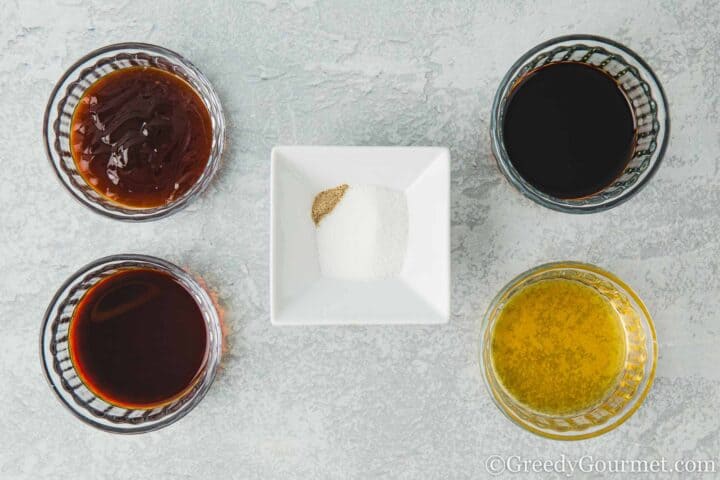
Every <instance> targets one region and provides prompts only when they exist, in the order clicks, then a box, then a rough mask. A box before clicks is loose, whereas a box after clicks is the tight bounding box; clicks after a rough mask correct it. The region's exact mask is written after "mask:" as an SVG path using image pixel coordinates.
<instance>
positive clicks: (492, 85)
mask: <svg viewBox="0 0 720 480" xmlns="http://www.w3.org/2000/svg"><path fill="white" fill-rule="evenodd" d="M719 25H720V6H719V5H718V3H717V2H716V1H715V0H704V1H703V0H700V1H698V0H687V1H685V0H684V1H675V0H666V1H659V2H647V1H634V0H630V1H629V0H607V1H603V2H599V1H598V2H596V1H590V0H585V1H570V0H567V1H553V2H549V1H538V2H534V1H499V0H498V1H493V0H480V1H476V0H457V1H448V2H440V1H437V2H432V1H430V2H417V1H415V0H410V1H404V2H400V1H388V0H376V1H362V2H361V1H343V2H339V1H326V0H297V1H291V2H285V1H275V0H261V1H234V0H226V1H208V2H205V1H195V2H189V1H188V2H174V1H169V0H160V1H152V2H148V1H143V0H125V1H118V2H110V1H106V2H102V1H84V0H68V1H57V2H36V1H25V0H22V1H21V0H16V1H12V0H6V1H5V2H4V3H3V5H2V8H0V123H2V128H0V207H1V210H0V212H1V213H0V322H1V323H0V325H1V327H2V333H1V334H0V385H1V386H0V478H3V479H5V478H9V479H14V478H32V479H35V478H74V479H91V478H123V479H132V478H157V479H160V478H186V477H187V478H191V477H195V478H375V477H385V478H412V479H419V478H475V479H477V478H483V477H485V476H487V475H488V472H487V471H486V467H485V462H486V459H487V458H488V457H490V456H491V455H501V456H504V457H507V456H511V455H517V456H519V457H521V458H522V459H548V460H553V461H554V460H559V459H561V458H562V455H565V456H566V457H567V458H568V459H571V460H578V459H580V458H581V457H582V456H583V455H591V456H593V457H594V458H595V459H601V460H617V459H646V460H655V459H657V460H659V459H661V458H662V457H665V458H666V459H667V461H668V462H674V461H675V460H681V459H700V460H702V459H715V460H716V461H717V460H720V414H718V405H719V403H720V402H719V400H720V368H719V367H718V365H720V349H718V344H719V343H720V314H719V313H718V312H719V311H720V238H718V232H719V230H718V229H719V228H720V161H719V160H718V152H719V151H720V128H719V126H720V125H719V123H720V122H719V121H718V116H720V94H719V93H718V92H720V62H719V61H718V53H717V52H718V51H719V50H720V33H719V32H720V30H719ZM570 33H593V34H598V35H603V36H607V37H610V38H613V39H615V40H618V41H620V42H622V43H625V44H626V45H628V46H629V47H630V48H632V49H634V50H635V51H637V52H638V53H639V54H640V55H641V56H643V57H644V59H645V60H646V61H647V62H648V63H649V64H650V65H651V66H652V68H653V69H654V70H655V72H656V73H657V75H658V76H659V78H660V80H661V82H662V83H663V85H664V87H665V90H666V93H667V96H668V99H669V102H670V115H671V121H672V131H671V138H670V145H669V149H668V151H667V155H666V156H665V159H664V162H663V164H662V165H661V167H660V169H659V171H658V173H657V175H656V176H655V177H654V178H653V179H652V181H651V182H650V184H649V185H648V186H647V187H646V188H645V189H644V190H643V191H642V192H640V194H638V195H637V196H636V197H634V198H632V199H631V200H630V201H629V202H627V203H625V204H623V205H621V206H619V207H617V208H615V209H612V210H610V211H608V212H605V213H600V214H594V215H586V216H574V215H567V214H561V213H557V212H553V211H550V210H547V209H544V208H541V207H540V206H538V205H536V204H534V203H532V202H531V201H530V200H527V199H525V198H524V197H522V196H521V195H520V194H519V193H518V192H517V191H515V190H514V189H513V188H512V187H511V186H510V185H509V184H508V182H507V181H506V180H505V179H504V178H503V177H502V176H501V174H500V173H499V171H498V169H497V168H496V166H495V163H494V160H493V157H492V154H491V152H490V142H489V134H488V127H489V111H490V105H491V101H492V97H493V95H494V93H495V89H496V87H497V85H498V83H499V81H500V79H501V77H502V76H503V75H504V74H505V72H506V71H507V69H508V68H509V67H510V65H511V64H512V63H513V62H514V61H515V60H516V59H517V58H518V57H519V56H520V55H521V54H523V53H524V52H525V51H526V50H528V49H529V48H531V47H533V46H534V45H535V44H537V43H539V42H541V41H543V40H547V39H549V38H551V37H554V36H557V35H562V34H570ZM120 41H142V42H150V43H155V44H159V45H162V46H165V47H168V48H170V49H173V50H175V51H177V52H179V53H181V54H182V55H184V56H186V57H187V58H188V59H190V60H191V61H192V62H193V63H194V64H195V65H197V66H198V67H199V68H200V69H201V70H202V71H203V72H204V73H205V74H206V75H207V77H208V78H209V79H210V81H211V82H212V83H213V85H214V86H215V88H216V89H217V91H218V93H219V95H220V97H221V100H222V103H223V106H224V109H225V114H226V117H227V120H228V129H227V138H228V149H227V151H226V155H225V156H224V161H223V164H222V167H221V170H220V171H219V174H218V175H217V177H216V178H215V179H214V181H213V183H212V184H211V185H210V187H209V188H208V190H207V191H206V192H205V193H204V194H203V195H202V197H201V198H200V199H199V200H198V201H196V202H194V203H193V204H192V205H191V206H190V207H189V208H188V209H187V210H184V211H182V212H180V213H179V214H177V215H173V216H171V217H169V218H167V219H164V220H161V221H157V222H151V223H145V224H128V223H122V222H117V221H112V220H109V219H105V218H103V217H100V216H98V215H96V214H94V213H92V212H91V211H89V210H88V209H86V208H84V207H82V206H81V205H80V204H78V203H77V202H76V201H74V200H73V199H72V198H71V196H70V195H69V194H68V193H67V192H66V191H65V190H64V189H63V188H62V187H61V186H60V184H59V183H58V182H57V180H56V179H55V178H54V174H53V172H52V170H51V168H50V165H49V164H48V161H47V160H46V158H45V152H44V150H43V145H42V135H41V133H42V128H41V126H42V114H43V110H44V108H45V104H46V101H47V99H48V96H49V94H50V91H51V89H52V87H53V85H54V83H55V82H56V80H57V79H58V78H59V77H60V75H61V74H62V73H63V72H64V70H65V69H66V68H67V67H69V66H70V65H71V64H72V63H73V62H74V61H75V60H77V59H78V58H79V57H81V56H82V55H84V54H85V53H87V52H88V51H90V50H92V49H95V48H97V47H100V46H103V45H106V44H110V43H115V42H120ZM277 144H333V145H440V146H447V147H449V148H450V151H451V155H452V186H451V189H452V284H453V289H452V317H451V319H450V322H449V323H448V324H447V325H443V326H433V327H428V326H422V327H420V326H417V327H416V326H404V327H377V326H376V327H332V328H276V327H272V326H271V325H270V320H269V314H268V308H269V303H268V281H269V279H268V257H269V252H268V242H269V231H268V228H269V198H268V194H269V167H270V163H269V157H270V149H271V148H272V147H273V146H274V145H277ZM120 252H136V253H146V254H151V255H156V256H159V257H162V258H165V259H168V260H170V261H173V262H175V263H177V264H179V265H182V266H185V267H187V268H189V269H190V270H192V271H193V272H196V273H198V274H200V275H201V276H203V277H204V278H205V280H206V281H207V283H208V284H209V285H210V286H211V287H212V288H213V289H214V290H215V291H216V292H217V294H218V296H219V298H220V301H221V303H222V306H223V308H224V309H225V311H226V317H225V318H226V324H227V327H228V328H229V331H230V332H229V336H228V339H227V340H228V347H229V350H228V352H227V354H226V355H225V356H224V359H223V368H222V371H221V373H220V374H219V376H218V378H217V380H216V382H215V384H214V385H213V387H212V389H211V390H210V392H209V394H208V395H207V397H206V398H205V399H204V401H203V402H202V403H201V404H200V405H199V406H198V407H197V408H196V409H195V410H194V411H192V412H191V413H190V414H189V415H188V416H187V417H185V418H184V419H182V420H181V421H180V422H178V423H176V424H174V425H172V426H170V427H169V428H166V429H163V430H160V431H157V432H154V433H150V434H145V435H140V436H114V435H110V434H107V433H103V432H101V431H97V430H94V429H92V428H91V427H88V426H86V425H84V424H82V423H81V422H79V421H78V420H76V419H75V418H74V417H73V416H72V415H71V414H70V413H68V412H67V411H66V410H65V409H64V408H63V407H62V406H61V404H60V403H59V402H58V401H57V400H56V399H55V398H54V396H53V394H52V393H51V391H50V389H49V388H48V386H47V384H46V382H45V379H44V378H43V375H42V373H41V368H40V362H39V359H38V333H39V329H40V322H41V319H42V316H43V313H44V310H45V308H46V306H47V304H48V302H49V301H50V299H51V298H52V295H53V294H54V292H55V290H56V289H57V288H58V287H59V285H60V284H61V283H62V282H63V281H64V280H65V279H66V278H67V277H68V276H69V275H70V274H71V273H72V272H74V271H75V270H76V269H77V268H79V267H80V266H82V265H84V264H85V263H87V262H89V261H91V260H93V259H96V258H98V257H101V256H105V255H109V254H113V253H120ZM561 259H570V260H579V261H587V262H592V263H596V264H598V265H600V266H602V267H604V268H606V269H608V270H610V271H612V272H615V273H616V274H618V275H619V276H620V277H621V278H623V279H624V280H626V281H627V282H628V283H629V284H630V285H631V286H632V287H634V288H635V289H636V290H637V292H638V293H639V294H640V296H641V297H642V298H643V299H644V300H645V302H646V304H647V306H648V308H649V310H650V311H651V312H652V313H653V315H654V319H655V324H656V327H657V334H658V338H659V344H660V348H659V351H660V357H659V363H658V369H657V378H656V381H655V385H654V386H653V388H652V391H651V392H650V395H649V396H648V398H647V400H646V402H645V404H644V405H643V406H642V407H641V408H640V410H639V411H638V412H637V413H636V414H635V415H634V416H633V417H632V418H631V419H630V420H629V421H628V422H627V423H626V424H624V425H623V426H621V427H620V428H619V429H617V430H615V431H612V432H610V433H608V434H606V435H603V436H601V437H599V438H595V439H592V440H586V441H581V442H574V443H563V442H555V441H550V440H546V439H542V438H539V437H536V436H533V435H532V434H530V433H527V432H525V431H524V430H522V429H520V428H519V427H516V426H515V425H513V424H512V423H510V421H508V420H507V419H506V418H505V417H503V415H502V414H501V413H500V412H499V411H498V409H497V408H496V407H495V405H494V404H493V402H492V400H491V398H490V396H489V395H488V393H487V391H486V390H485V387H484V385H483V384H482V381H481V377H480V375H479V371H478V365H477V330H478V321H479V319H480V317H481V316H482V313H483V312H484V309H485V308H486V306H487V305H488V303H489V301H490V299H491V298H492V297H493V296H494V295H495V293H496V292H497V291H498V289H500V288H501V287H502V286H503V285H504V284H505V283H506V282H507V281H508V280H510V279H511V278H512V277H513V276H514V275H516V274H518V273H520V272H522V271H524V270H526V269H528V268H530V267H532V266H535V265H537V264H540V263H544V262H548V261H553V260H561ZM718 468H719V469H720V465H719V466H718ZM677 476H678V478H681V477H682V476H681V475H677ZM668 478H670V476H668Z"/></svg>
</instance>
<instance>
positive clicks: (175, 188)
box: [70, 67, 212, 208]
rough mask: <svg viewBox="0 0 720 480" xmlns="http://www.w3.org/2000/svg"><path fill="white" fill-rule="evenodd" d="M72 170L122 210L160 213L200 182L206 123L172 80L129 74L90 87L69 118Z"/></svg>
mask: <svg viewBox="0 0 720 480" xmlns="http://www.w3.org/2000/svg"><path fill="white" fill-rule="evenodd" d="M70 132H71V133H70V145H71V147H72V156H73V159H74V160H75V164H76V166H77V168H78V170H79V172H80V174H81V175H82V176H83V178H84V179H85V181H86V182H87V183H88V184H89V185H90V186H92V187H93V188H94V189H95V190H96V191H97V192H98V193H100V194H101V195H103V196H104V197H106V198H108V199H110V200H112V201H114V202H115V203H118V204H121V205H124V206H126V207H130V208H153V207H159V206H163V205H166V204H168V203H170V202H172V201H173V200H175V199H177V198H178V197H180V196H182V195H183V194H184V193H185V192H187V191H188V190H189V189H190V188H191V187H192V186H193V185H194V184H195V183H196V182H197V181H198V179H199V178H200V176H201V175H202V173H203V171H204V170H205V166H206V165H207V162H208V159H209V158H210V151H211V149H212V122H211V119H210V114H209V113H208V110H207V108H206V107H205V104H204V103H203V101H202V99H201V98H200V97H199V96H198V94H197V92H196V91H195V90H194V89H193V88H192V87H191V86H190V85H189V84H188V83H187V82H185V81H184V80H183V79H181V78H180V77H178V76H176V75H174V74H172V73H168V72H165V71H163V70H160V69H157V68H152V67H130V68H125V69H121V70H118V71H116V72H113V73H110V74H108V75H106V76H104V77H103V78H101V79H99V80H98V81H96V82H95V83H93V84H92V85H91V86H90V88H88V89H87V91H86V92H85V94H84V95H83V97H82V98H81V99H80V102H79V103H78V105H77V107H76V108H75V112H74V114H73V118H72V125H71V128H70Z"/></svg>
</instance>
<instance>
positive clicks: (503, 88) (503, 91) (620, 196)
mask: <svg viewBox="0 0 720 480" xmlns="http://www.w3.org/2000/svg"><path fill="white" fill-rule="evenodd" d="M557 62H580V63H585V64H588V65H592V66H594V67H596V68H599V69H601V70H603V71H605V72H606V73H607V74H609V75H610V76H611V77H613V78H614V79H615V81H616V82H617V83H618V85H620V87H621V88H622V89H623V91H624V92H625V94H626V96H627V97H628V99H629V100H630V102H631V104H632V108H633V116H634V118H635V123H636V129H637V141H636V144H635V149H634V151H633V154H632V157H631V158H630V161H629V162H628V164H627V165H626V167H625V170H624V171H623V172H622V173H621V174H620V176H619V177H618V178H616V179H615V180H614V181H613V182H612V183H611V184H610V185H608V186H607V187H605V188H604V189H602V190H600V191H599V192H596V193H594V194H592V195H589V196H586V197H582V198H571V199H568V198H557V197H553V196H551V195H548V194H546V193H544V192H541V191H540V190H538V189H537V188H535V187H534V186H532V185H531V184H530V183H528V182H527V181H525V179H524V178H523V177H522V176H521V175H520V174H519V173H518V171H517V170H516V169H515V167H514V166H513V164H512V162H511V161H510V158H509V156H508V152H507V150H506V148H505V145H504V142H503V121H504V116H505V111H506V110H507V105H508V101H509V99H510V97H511V94H512V92H513V89H514V88H515V87H516V86H517V85H518V84H519V83H520V82H521V81H522V80H523V79H524V78H525V76H526V75H527V74H528V73H530V72H532V71H533V70H535V69H537V68H539V67H542V66H545V65H548V64H551V63H557ZM669 134H670V117H669V114H668V106H667V100H666V98H665V92H664V91H663V89H662V86H661V85H660V82H659V80H658V79H657V77H656V76H655V74H654V73H653V71H652V70H651V69H650V67H649V66H648V65H647V63H645V61H643V59H642V58H640V57H639V56H638V55H637V54H636V53H635V52H633V51H632V50H630V49H629V48H627V47H625V46H624V45H621V44H619V43H617V42H614V41H612V40H609V39H606V38H602V37H597V36H593V35H570V36H565V37H558V38H554V39H552V40H549V41H547V42H544V43H542V44H540V45H538V46H537V47H535V48H533V49H532V50H530V51H529V52H527V53H526V54H525V55H523V56H522V57H520V59H519V60H518V61H517V62H515V64H514V65H513V66H512V67H511V68H510V70H509V71H508V72H507V74H506V75H505V77H504V78H503V80H502V82H501V83H500V87H499V88H498V90H497V93H496V94H495V98H494V100H493V105H492V112H491V118H490V135H491V141H492V149H493V154H494V156H495V159H496V160H497V164H498V167H499V168H500V170H501V171H502V173H503V174H504V175H505V177H507V179H508V180H509V181H510V183H511V184H512V185H513V186H515V188H517V189H518V190H520V192H521V193H522V194H523V195H525V196H526V197H528V198H530V199H531V200H534V201H535V202H537V203H539V204H540V205H543V206H545V207H548V208H552V209H554V210H559V211H562V212H567V213H592V212H598V211H603V210H607V209H608V208H611V207H613V206H615V205H619V204H620V203H622V202H624V201H625V200H627V199H629V198H630V197H631V196H632V195H634V194H635V193H637V192H638V191H639V190H640V189H641V188H642V187H643V186H644V185H645V184H646V183H647V182H648V180H650V178H651V177H652V175H653V174H654V173H655V171H656V170H657V168H658V166H659V165H660V162H661V161H662V158H663V156H664V155H665V149H666V147H667V142H668V137H669ZM603 141H604V139H603V138H598V139H597V142H598V143H600V142H603ZM592 147H593V146H592V145H588V146H587V148H592Z"/></svg>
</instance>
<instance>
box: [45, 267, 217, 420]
mask: <svg viewBox="0 0 720 480" xmlns="http://www.w3.org/2000/svg"><path fill="white" fill-rule="evenodd" d="M135 268H143V269H153V270H158V271H162V272H165V273H167V274H169V275H170V276H172V277H173V278H174V279H175V281H177V282H178V283H180V284H181V285H182V286H183V287H184V288H185V289H186V290H187V291H188V292H190V294H191V295H192V296H193V298H194V299H195V301H196V302H197V305H198V307H199V308H200V311H201V312H202V315H203V318H204V320H205V326H206V327H207V342H208V344H207V355H206V358H205V361H204V363H203V365H202V367H201V369H200V371H199V373H198V374H197V375H196V377H195V380H194V382H193V384H192V385H191V387H190V388H188V389H187V390H186V391H185V392H184V393H182V394H181V395H180V396H179V397H177V398H175V399H173V400H172V401H171V402H169V403H165V404H163V405H160V406H157V407H154V408H145V409H143V408H135V409H130V408H124V407H120V406H117V405H112V404H110V403H108V402H106V401H105V400H103V399H102V398H100V397H98V396H97V395H95V394H94V393H93V392H92V391H91V390H90V389H89V388H88V387H87V386H86V385H85V384H83V382H82V381H81V377H80V376H79V375H78V372H77V370H76V368H75V365H74V364H73V361H72V360H71V358H70V350H69V341H68V333H69V331H70V323H71V322H72V318H73V313H74V311H75V308H76V307H77V306H78V304H79V303H80V301H81V299H82V298H83V296H84V295H85V293H86V292H87V291H88V290H90V289H91V288H92V287H93V286H94V285H95V284H97V283H98V282H99V281H101V280H102V279H104V278H106V277H108V276H111V275H113V274H115V273H117V272H119V271H122V270H127V269H135ZM221 352H222V330H221V325H220V314H219V312H218V310H217V308H216V306H215V304H214V302H213V300H212V298H211V296H210V294H209V293H208V292H207V290H206V289H205V288H204V287H203V286H202V285H201V284H200V283H199V282H198V281H197V280H195V278H193V276H192V275H190V274H189V273H188V272H186V271H185V270H183V269H181V268H179V267H177V266H175V265H173V264H172V263H169V262H166V261H165V260H161V259H159V258H155V257H150V256H146V255H131V254H125V255H113V256H110V257H105V258H101V259H99V260H96V261H94V262H92V263H90V264H88V265H85V266H84V267H82V268H81V269H80V270H78V271H77V272H75V273H74V274H73V275H72V276H71V277H70V278H69V279H68V280H67V281H66V282H65V283H64V284H63V285H62V286H61V287H60V289H59V290H58V292H57V293H56V294H55V297H54V298H53V299H52V301H51V302H50V306H49V307H48V309H47V312H46V313H45V319H44V321H43V325H42V329H41V332H40V356H41V360H42V366H43V371H44V372H45V376H46V377H47V380H48V382H49V383H50V387H52V390H53V391H54V392H55V394H56V395H57V397H58V399H60V401H61V402H62V403H63V404H64V405H65V406H66V407H67V408H68V409H69V410H70V411H71V412H72V413H73V414H74V415H75V416H76V417H78V418H79V419H80V420H82V421H84V422H85V423H88V424H90V425H92V426H94V427H97V428H99V429H101V430H105V431H109V432H114V433H142V432H147V431H151V430H156V429H158V428H161V427H164V426H167V425H169V424H171V423H173V422H175V421H177V420H179V419H180V418H182V417H183V416H185V415H186V414H187V413H188V412H189V411H190V410H192V409H193V408H194V407H195V406H196V405H197V404H198V403H199V402H200V400H202V398H203V397H204V396H205V393H207V391H208V389H209V388H210V385H211V384H212V382H213V380H214V379H215V374H216V372H217V369H218V366H219V364H220V356H221Z"/></svg>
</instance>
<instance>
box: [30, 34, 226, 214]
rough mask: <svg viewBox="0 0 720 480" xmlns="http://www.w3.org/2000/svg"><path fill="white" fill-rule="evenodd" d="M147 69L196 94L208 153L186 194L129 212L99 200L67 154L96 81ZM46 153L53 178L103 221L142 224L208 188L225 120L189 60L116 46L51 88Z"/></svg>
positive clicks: (158, 50) (154, 49)
mask: <svg viewBox="0 0 720 480" xmlns="http://www.w3.org/2000/svg"><path fill="white" fill-rule="evenodd" d="M137 66H151V67H155V68H159V69H161V70H165V71H168V72H171V73H174V74H175V75H177V76H179V77H181V78H182V79H184V80H185V81H187V82H188V83H189V84H190V85H191V86H192V87H193V88H194V89H195V91H196V92H197V93H198V95H199V96H200V98H201V99H202V101H203V103H204V104H205V107H206V108H207V109H208V112H209V113H210V119H211V121H212V134H213V139H212V148H211V151H210V158H209V159H208V162H207V165H206V166H205V171H204V172H203V174H202V175H201V176H200V178H199V179H198V181H197V182H196V183H195V185H193V186H192V187H191V188H190V189H189V190H188V191H187V192H185V194H183V195H182V196H180V197H178V198H177V199H175V200H173V201H172V202H170V203H168V204H166V205H162V206H159V207H153V208H131V207H127V206H124V205H120V204H118V203H115V202H113V201H112V200H109V199H108V198H106V197H104V196H102V195H100V194H99V193H98V192H96V191H95V189H93V188H92V187H91V186H89V185H88V184H87V183H86V182H85V179H84V178H83V177H82V175H80V173H79V172H78V171H77V168H76V165H75V161H74V160H73V158H72V153H71V149H70V124H71V121H72V116H73V113H74V112H75V107H76V105H77V104H78V102H79V101H80V99H81V98H82V96H83V94H84V93H85V91H86V90H87V89H88V88H89V87H90V85H92V84H93V83H94V82H95V81H97V80H98V79H100V78H102V77H103V76H105V75H107V74H108V73H111V72H114V71H115V70H119V69H122V68H127V67H137ZM43 137H44V141H45V151H46V152H47V156H48V159H49V160H50V163H51V164H52V166H53V168H54V170H55V173H56V174H57V176H58V178H59V179H60V181H61V183H62V184H63V185H64V186H65V188H66V189H67V190H68V191H69V192H70V193H71V194H72V195H73V196H74V197H75V198H76V199H77V200H79V201H80V203H82V204H83V205H85V206H86V207H89V208H90V209H92V210H93V211H95V212H98V213H101V214H103V215H105V216H107V217H111V218H115V219H119V220H130V221H144V220H155V219H158V218H162V217H165V216H167V215H170V214H171V213H174V212H177V211H178V210H180V209H182V208H183V207H185V206H186V205H187V204H188V202H190V201H191V200H192V199H193V198H195V197H196V196H198V195H199V194H200V193H201V192H202V191H203V190H204V189H205V188H206V187H207V185H208V184H209V183H210V180H211V178H212V177H213V175H214V174H215V172H216V171H217V169H218V166H219V164H220V158H221V157H222V152H223V148H224V144H225V119H224V116H223V111H222V107H221V106H220V100H219V98H218V96H217V94H216V93H215V90H214V89H213V87H212V85H211V84H210V82H209V81H208V80H207V78H205V76H204V75H203V74H202V73H201V72H200V70H198V69H197V68H195V66H193V65H192V64H191V63H190V62H189V61H188V60H186V59H184V58H183V57H182V56H180V55H178V54H177V53H175V52H172V51H170V50H168V49H166V48H162V47H158V46H156V45H149V44H145V43H118V44H115V45H108V46H106V47H103V48H100V49H98V50H95V51H94V52H90V53H89V54H87V55H85V56H84V57H83V58H81V59H80V60H78V61H77V62H76V63H75V64H74V65H73V66H71V67H70V68H69V69H68V70H67V71H66V72H65V74H64V75H63V76H62V78H60V80H59V81H58V83H57V84H56V85H55V88H54V89H53V91H52V93H51V94H50V100H49V101H48V104H47V108H46V109H45V118H44V124H43Z"/></svg>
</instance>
